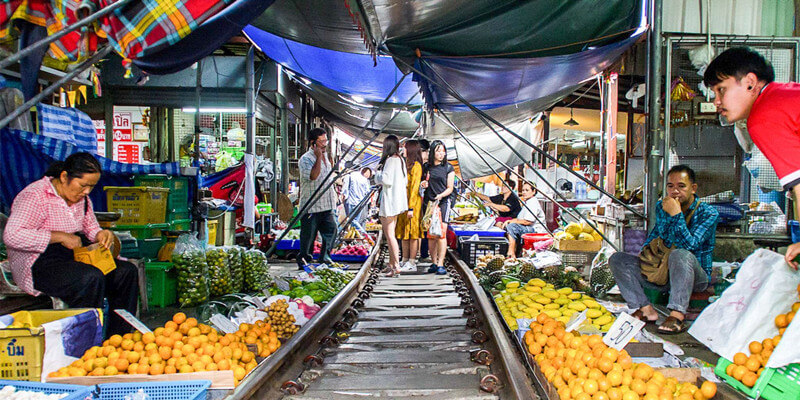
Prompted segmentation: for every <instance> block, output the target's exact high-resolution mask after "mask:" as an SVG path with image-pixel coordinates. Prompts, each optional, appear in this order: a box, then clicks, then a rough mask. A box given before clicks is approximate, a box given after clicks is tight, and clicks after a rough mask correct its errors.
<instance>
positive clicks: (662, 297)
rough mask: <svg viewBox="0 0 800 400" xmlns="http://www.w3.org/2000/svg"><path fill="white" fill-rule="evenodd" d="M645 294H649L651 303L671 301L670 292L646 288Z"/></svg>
mask: <svg viewBox="0 0 800 400" xmlns="http://www.w3.org/2000/svg"><path fill="white" fill-rule="evenodd" d="M644 295H645V296H647V298H648V299H649V300H650V303H651V304H657V305H667V303H669V293H667V292H662V291H660V290H657V289H650V288H644Z"/></svg>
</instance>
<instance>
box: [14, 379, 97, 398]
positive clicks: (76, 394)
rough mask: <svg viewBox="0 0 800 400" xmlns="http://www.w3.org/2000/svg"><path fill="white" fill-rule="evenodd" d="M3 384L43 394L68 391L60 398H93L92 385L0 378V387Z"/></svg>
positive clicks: (18, 389)
mask: <svg viewBox="0 0 800 400" xmlns="http://www.w3.org/2000/svg"><path fill="white" fill-rule="evenodd" d="M5 386H14V387H16V388H17V391H20V390H25V391H29V392H40V393H44V394H62V393H69V394H68V395H67V397H64V398H62V399H61V400H85V399H89V400H93V399H94V395H93V394H92V391H93V389H94V387H92V386H88V387H87V386H81V385H65V384H60V383H41V382H25V381H8V380H0V389H2V388H3V387H5Z"/></svg>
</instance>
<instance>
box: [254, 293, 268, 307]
mask: <svg viewBox="0 0 800 400" xmlns="http://www.w3.org/2000/svg"><path fill="white" fill-rule="evenodd" d="M264 291H265V292H267V290H266V289H264ZM267 293H269V292H267ZM253 303H255V305H256V307H257V308H258V309H259V310H263V309H265V308H267V306H266V305H265V304H264V302H263V301H261V298H260V297H258V296H253Z"/></svg>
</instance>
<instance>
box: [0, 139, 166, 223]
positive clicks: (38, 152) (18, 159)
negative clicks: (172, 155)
mask: <svg viewBox="0 0 800 400" xmlns="http://www.w3.org/2000/svg"><path fill="white" fill-rule="evenodd" d="M0 148H2V149H3V151H2V152H0V176H2V177H3V184H2V185H0V211H3V212H8V211H9V209H10V208H11V203H12V202H13V200H14V197H16V195H17V193H19V192H20V191H22V189H24V188H25V186H28V185H29V184H30V183H31V182H33V181H35V180H37V179H40V178H41V177H42V176H44V172H45V171H46V170H47V167H48V166H49V165H50V163H52V162H53V161H55V160H64V159H66V158H67V157H68V156H69V155H71V154H73V153H76V152H78V151H80V149H78V148H77V147H76V146H75V145H74V144H72V143H69V142H65V141H63V140H59V139H55V138H50V137H45V136H41V135H37V134H35V133H32V132H26V131H21V130H16V129H2V130H0ZM97 160H98V161H100V165H101V167H102V168H103V174H102V177H101V178H100V182H98V186H99V187H103V186H130V185H131V180H130V176H131V175H138V174H167V175H179V174H180V164H179V163H177V162H175V163H164V164H147V165H143V164H125V163H119V162H116V161H112V160H110V159H108V158H105V157H97ZM90 197H91V199H92V203H94V205H95V209H96V210H98V211H99V210H105V203H106V201H105V194H104V193H103V191H102V190H95V191H93V192H92V193H91V195H90Z"/></svg>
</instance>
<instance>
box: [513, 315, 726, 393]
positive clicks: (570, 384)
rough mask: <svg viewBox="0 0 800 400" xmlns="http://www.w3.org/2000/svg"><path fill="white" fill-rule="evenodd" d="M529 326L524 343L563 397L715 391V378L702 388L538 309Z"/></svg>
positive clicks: (704, 383)
mask: <svg viewBox="0 0 800 400" xmlns="http://www.w3.org/2000/svg"><path fill="white" fill-rule="evenodd" d="M530 328H531V329H530V330H529V331H527V332H525V336H524V340H525V345H526V346H527V348H528V351H529V352H530V353H531V355H533V357H534V359H535V360H536V362H537V363H538V364H539V367H540V368H541V371H542V374H543V375H544V376H545V378H547V380H548V381H549V382H550V383H551V384H552V385H553V387H555V389H556V390H557V391H558V395H559V397H560V398H561V400H673V399H677V400H708V399H711V398H713V397H714V395H715V394H716V392H717V386H716V385H715V384H714V383H713V382H708V381H706V382H703V384H702V385H701V386H700V387H699V388H698V387H697V386H696V385H694V384H691V383H680V382H678V381H677V380H676V379H675V378H666V377H664V375H663V374H661V373H660V372H658V371H656V370H654V369H653V368H652V367H650V366H649V365H647V364H644V363H642V364H635V363H634V362H633V361H632V359H631V356H630V355H629V354H628V352H626V351H625V350H622V351H617V350H616V349H614V348H611V347H608V346H607V345H606V344H605V343H603V338H602V336H600V335H581V334H579V333H573V332H567V331H566V329H565V325H564V323H563V322H560V321H556V320H554V319H552V318H550V317H549V316H547V314H544V313H542V314H539V316H538V317H536V320H535V321H533V322H531V325H530Z"/></svg>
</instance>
